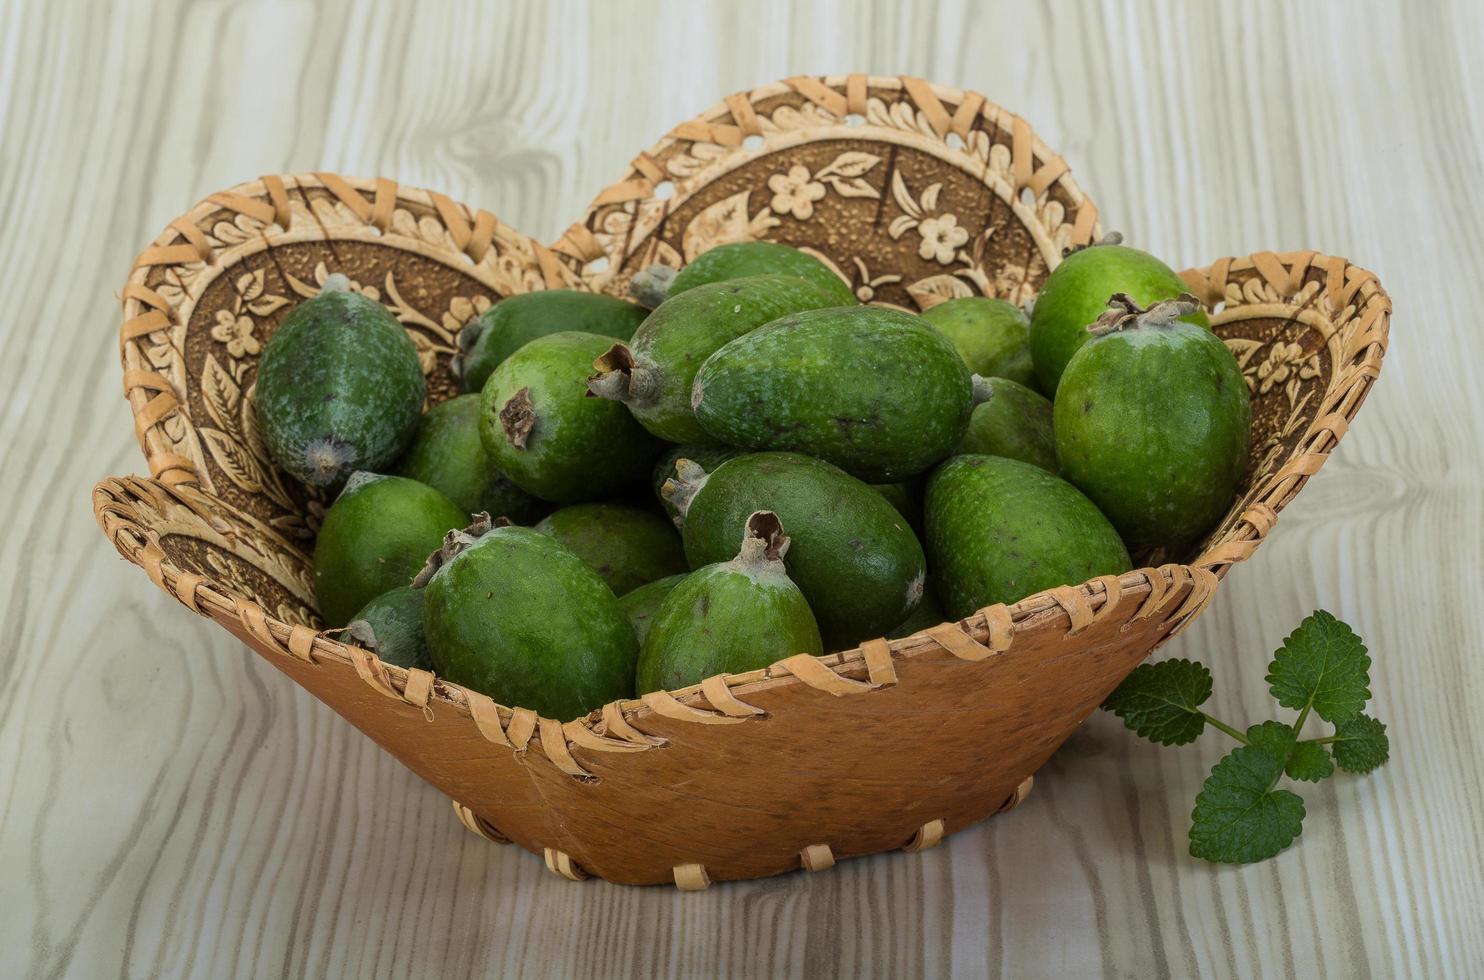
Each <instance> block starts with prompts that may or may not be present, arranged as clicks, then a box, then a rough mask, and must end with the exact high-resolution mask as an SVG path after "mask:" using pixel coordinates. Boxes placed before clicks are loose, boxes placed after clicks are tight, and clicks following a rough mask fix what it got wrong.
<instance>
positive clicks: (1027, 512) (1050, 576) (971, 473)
mask: <svg viewBox="0 0 1484 980" xmlns="http://www.w3.org/2000/svg"><path fill="white" fill-rule="evenodd" d="M927 546H928V557H929V561H930V562H931V564H932V569H933V587H934V591H935V592H936V593H937V595H938V598H939V599H940V600H941V601H942V603H943V609H944V611H946V612H947V613H948V615H949V616H952V617H953V618H954V619H963V618H964V617H966V616H969V615H972V614H973V613H974V612H975V611H976V610H978V609H981V608H983V607H984V606H990V605H994V604H996V603H1002V602H1003V603H1013V602H1018V601H1019V600H1021V599H1024V598H1025V597H1026V596H1028V595H1032V594H1034V593H1036V592H1040V591H1042V590H1043V589H1050V588H1054V587H1055V586H1058V585H1080V584H1081V583H1083V582H1085V581H1087V580H1088V579H1090V578H1095V577H1096V576H1099V575H1112V574H1117V573H1120V572H1126V571H1128V570H1129V568H1130V567H1131V566H1130V562H1129V557H1128V551H1127V550H1126V549H1125V548H1124V546H1123V542H1122V541H1120V540H1119V538H1118V532H1117V531H1115V530H1114V529H1113V525H1112V524H1109V523H1108V519H1107V518H1106V517H1104V516H1103V515H1102V514H1100V513H1099V512H1098V509H1097V507H1095V506H1094V505H1093V503H1092V501H1090V500H1088V499H1087V498H1086V497H1084V496H1083V495H1082V494H1081V493H1080V492H1078V490H1077V488H1076V487H1074V486H1072V485H1071V484H1070V483H1067V482H1066V481H1065V480H1062V479H1060V478H1059V477H1056V476H1053V475H1052V474H1050V473H1047V472H1046V471H1045V470H1043V469H1041V468H1040V467H1038V466H1032V465H1031V464H1029V463H1022V462H1020V461H1019V460H1015V459H1004V458H1001V457H998V456H979V455H970V456H955V457H954V458H953V459H950V460H949V461H948V462H946V463H944V464H943V465H942V466H940V467H938V469H937V471H936V472H934V473H933V476H932V479H931V480H929V481H928V491H927Z"/></svg>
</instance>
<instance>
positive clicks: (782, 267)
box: [666, 242, 856, 306]
mask: <svg viewBox="0 0 1484 980" xmlns="http://www.w3.org/2000/svg"><path fill="white" fill-rule="evenodd" d="M770 274H777V275H784V276H794V277H795V278H798V279H807V280H808V281H809V282H812V283H814V284H815V285H816V286H819V287H821V288H822V289H824V290H826V291H827V292H828V294H829V296H830V299H831V300H832V302H830V303H829V304H828V305H830V306H849V305H851V304H853V303H854V302H855V301H856V299H855V293H854V292H852V291H851V289H850V286H849V285H847V284H846V282H845V280H844V279H841V278H840V276H839V275H838V274H836V272H835V270H834V269H831V268H830V267H829V266H827V265H825V264H824V263H823V262H821V261H820V260H819V259H817V258H815V257H814V256H812V255H810V254H809V253H807V252H801V251H799V250H798V249H796V248H794V247H792V246H790V245H782V244H780V243H778V242H732V243H730V244H727V245H718V246H716V247H715V248H713V249H711V250H710V251H707V252H703V253H701V254H700V255H699V256H697V257H696V258H695V259H694V260H693V261H691V262H690V263H689V264H688V265H686V267H685V268H683V269H681V270H680V272H679V273H678V274H676V276H675V279H674V281H673V282H672V283H671V284H670V288H669V291H668V293H667V294H666V295H667V298H673V297H675V296H679V295H680V294H681V293H683V292H685V291H686V290H689V289H694V288H696V287H697V286H703V285H706V284H707V283H713V282H726V281H728V280H731V279H741V278H742V277H743V276H762V275H770Z"/></svg>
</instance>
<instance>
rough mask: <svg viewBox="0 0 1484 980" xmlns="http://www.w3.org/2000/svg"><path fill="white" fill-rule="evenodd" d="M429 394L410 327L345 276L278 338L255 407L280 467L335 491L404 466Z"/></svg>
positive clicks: (304, 307) (293, 316) (266, 353)
mask: <svg viewBox="0 0 1484 980" xmlns="http://www.w3.org/2000/svg"><path fill="white" fill-rule="evenodd" d="M426 396H427V383H426V382H425V381H424V380H423V373H422V368H421V367H420V366H419V365H418V360H417V348H416V347H414V346H413V344H412V341H411V340H409V339H408V337H407V333H406V331H405V330H403V329H402V325H401V324H400V323H398V322H397V320H396V318H395V317H393V316H392V315H391V314H390V313H388V312H387V310H386V307H384V306H382V305H381V304H380V303H378V302H376V301H375V300H371V299H367V298H366V297H365V296H362V295H361V294H360V293H354V292H351V291H350V288H349V281H348V280H347V279H346V278H345V277H344V276H342V275H338V274H336V275H332V276H330V277H329V278H328V279H327V280H326V281H325V285H324V287H323V289H321V291H320V294H319V295H318V296H316V297H314V298H313V299H308V300H305V301H304V302H302V303H300V304H299V305H298V306H296V307H294V309H293V311H292V312H291V313H289V315H288V316H287V317H286V318H284V321H283V323H282V324H280V325H279V327H278V329H277V330H275V331H274V332H273V336H272V337H270V338H269V339H268V343H267V344H266V345H265V346H264V348H263V357H262V360H261V361H260V362H259V363H258V376H257V393H256V395H255V396H254V402H253V404H254V411H255V412H256V415H257V422H258V431H259V432H260V433H261V434H262V436H263V442H264V444H265V445H266V446H267V447H268V453H269V455H271V456H272V457H273V459H274V461H275V462H277V463H278V465H279V466H282V467H283V468H284V470H286V471H287V472H288V473H289V474H290V475H292V476H294V477H295V478H297V479H299V480H302V481H304V482H305V483H307V484H309V485H311V486H316V487H333V486H337V485H339V484H340V483H341V482H343V481H344V480H345V478H346V477H348V476H350V474H351V473H353V472H355V471H356V470H378V469H381V468H382V467H384V466H386V465H387V464H389V463H391V462H392V461H393V460H395V459H396V458H397V455H398V454H399V453H401V452H402V450H403V449H405V448H406V447H407V444H408V443H409V442H411V441H412V437H413V434H414V433H415V432H416V431H417V423H418V418H419V417H420V415H421V413H422V407H423V399H424V398H425V397H426Z"/></svg>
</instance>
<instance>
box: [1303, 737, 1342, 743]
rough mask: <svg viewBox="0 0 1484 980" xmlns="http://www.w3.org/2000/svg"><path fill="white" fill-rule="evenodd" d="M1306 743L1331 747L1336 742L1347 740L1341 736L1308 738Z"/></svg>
mask: <svg viewBox="0 0 1484 980" xmlns="http://www.w3.org/2000/svg"><path fill="white" fill-rule="evenodd" d="M1304 741H1305V742H1313V743H1314V744H1315V745H1330V744H1332V743H1334V742H1343V741H1345V739H1344V738H1342V737H1341V736H1339V735H1325V736H1324V737H1323V738H1306V739H1304Z"/></svg>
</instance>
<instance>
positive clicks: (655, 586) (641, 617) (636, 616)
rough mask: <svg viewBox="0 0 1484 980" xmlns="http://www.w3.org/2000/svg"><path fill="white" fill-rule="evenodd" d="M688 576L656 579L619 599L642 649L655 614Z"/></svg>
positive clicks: (681, 575) (685, 573)
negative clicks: (672, 591) (673, 590)
mask: <svg viewBox="0 0 1484 980" xmlns="http://www.w3.org/2000/svg"><path fill="white" fill-rule="evenodd" d="M687 574H689V573H688V572H684V573H681V574H679V575H670V576H667V577H665V578H662V579H656V580H655V581H653V582H650V583H648V584H647V585H641V586H639V587H638V588H637V589H635V590H633V591H632V592H630V593H628V594H627V595H623V596H620V597H619V600H618V604H619V605H620V606H623V611H624V614H625V615H627V616H628V617H629V625H630V626H632V627H634V639H635V640H637V641H639V646H640V647H643V646H644V638H645V637H646V636H648V635H649V624H650V623H652V622H654V614H655V613H657V612H659V611H660V606H661V605H663V604H664V602H665V596H667V595H669V594H670V592H671V590H672V589H674V588H675V586H677V585H679V584H680V583H681V581H683V580H684V579H685V576H686V575H687Z"/></svg>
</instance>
